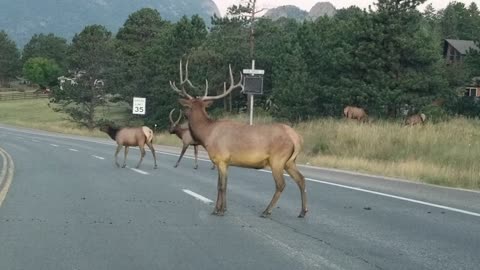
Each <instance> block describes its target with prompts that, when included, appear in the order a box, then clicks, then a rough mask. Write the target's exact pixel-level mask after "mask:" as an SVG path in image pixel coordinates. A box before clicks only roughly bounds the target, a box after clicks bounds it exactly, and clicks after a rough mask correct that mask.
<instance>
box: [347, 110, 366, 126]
mask: <svg viewBox="0 0 480 270" xmlns="http://www.w3.org/2000/svg"><path fill="white" fill-rule="evenodd" d="M343 116H345V117H346V118H347V119H355V120H357V121H358V122H360V123H365V122H367V121H368V114H367V113H366V112H365V110H364V109H362V108H359V107H354V106H347V107H345V108H344V109H343Z"/></svg>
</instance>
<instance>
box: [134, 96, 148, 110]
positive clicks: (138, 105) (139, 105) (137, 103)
mask: <svg viewBox="0 0 480 270" xmlns="http://www.w3.org/2000/svg"><path fill="white" fill-rule="evenodd" d="M145 101H146V98H140V97H134V98H133V106H132V113H133V114H145Z"/></svg>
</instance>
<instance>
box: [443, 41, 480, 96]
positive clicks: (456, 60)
mask: <svg viewBox="0 0 480 270" xmlns="http://www.w3.org/2000/svg"><path fill="white" fill-rule="evenodd" d="M470 49H473V50H478V49H479V48H478V47H477V45H475V43H474V42H473V41H472V40H459V39H445V42H444V45H443V57H444V58H445V60H446V62H447V65H451V64H462V63H463V58H464V57H465V55H466V54H467V53H468V51H469V50H470ZM465 96H467V97H480V84H479V80H477V79H476V78H474V79H472V83H471V84H470V85H469V86H466V87H465Z"/></svg>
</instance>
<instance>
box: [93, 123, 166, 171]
mask: <svg viewBox="0 0 480 270" xmlns="http://www.w3.org/2000/svg"><path fill="white" fill-rule="evenodd" d="M100 130H101V131H103V132H105V133H107V134H108V136H110V138H112V140H114V141H116V142H117V150H116V151H115V164H116V165H117V167H120V164H118V161H117V156H118V152H120V150H122V147H124V146H125V156H124V159H123V165H122V168H125V166H126V165H127V164H126V161H127V154H128V148H129V147H130V146H138V147H139V148H140V161H139V162H138V164H137V166H136V167H137V168H139V167H140V164H142V161H143V158H144V157H145V144H146V145H147V146H148V148H150V151H152V154H153V160H154V162H155V167H154V168H155V169H156V168H157V157H156V155H155V149H154V148H153V145H152V141H153V131H152V130H151V129H150V128H148V127H145V126H143V127H135V128H127V127H125V128H116V127H112V126H110V125H106V126H103V127H101V128H100Z"/></svg>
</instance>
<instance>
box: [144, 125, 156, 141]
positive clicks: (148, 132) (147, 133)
mask: <svg viewBox="0 0 480 270" xmlns="http://www.w3.org/2000/svg"><path fill="white" fill-rule="evenodd" d="M142 130H143V134H145V138H146V142H147V143H153V138H154V136H153V131H152V130H151V129H150V128H149V127H145V126H143V127H142Z"/></svg>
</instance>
